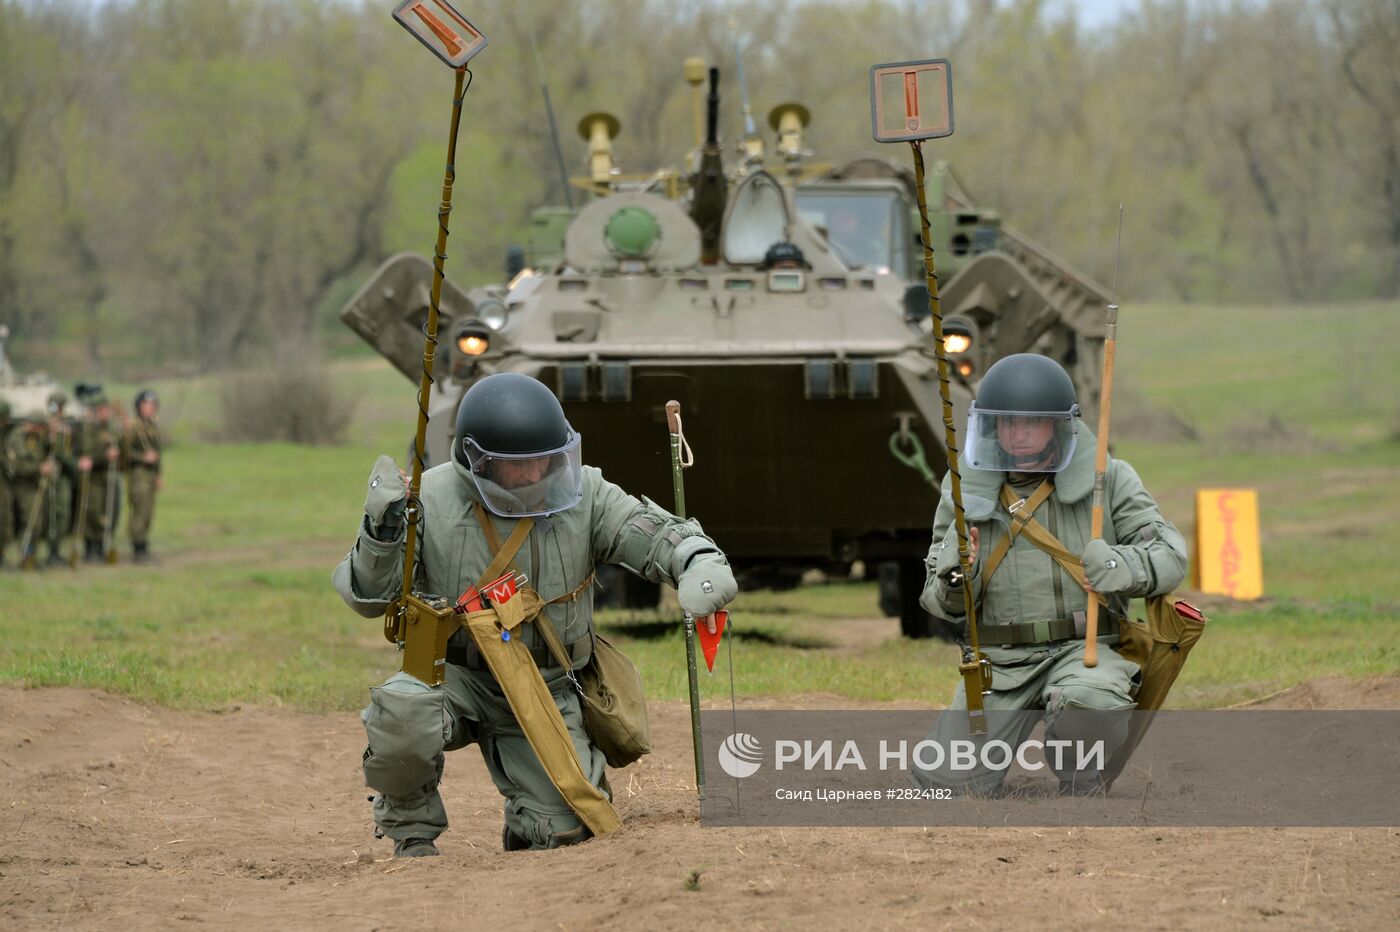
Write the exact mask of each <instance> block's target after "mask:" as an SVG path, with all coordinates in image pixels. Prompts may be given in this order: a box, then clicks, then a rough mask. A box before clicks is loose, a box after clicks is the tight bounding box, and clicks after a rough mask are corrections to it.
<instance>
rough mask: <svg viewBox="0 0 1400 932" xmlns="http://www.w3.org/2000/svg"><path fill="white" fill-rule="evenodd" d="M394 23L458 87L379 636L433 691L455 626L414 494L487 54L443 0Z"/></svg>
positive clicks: (408, 8) (419, 5)
mask: <svg viewBox="0 0 1400 932" xmlns="http://www.w3.org/2000/svg"><path fill="white" fill-rule="evenodd" d="M393 15H394V19H395V21H397V22H398V23H399V25H401V26H403V27H404V28H405V29H407V30H408V31H409V32H410V33H412V34H413V36H414V38H416V39H417V40H418V41H419V42H421V43H423V45H424V46H426V47H427V48H428V49H429V50H430V51H431V52H432V53H433V54H434V55H436V56H437V57H438V58H440V59H441V60H442V61H443V63H444V64H446V65H448V66H449V67H451V68H452V70H453V74H454V75H455V80H456V84H455V87H454V88H453V92H452V124H451V129H450V130H449V133H448V137H447V166H446V168H445V169H444V171H443V177H442V197H441V200H440V201H439V204H438V212H437V216H438V225H437V226H438V232H437V244H436V246H435V248H434V249H433V286H432V291H431V294H430V296H429V300H428V320H427V324H426V326H425V327H424V332H423V335H424V343H423V376H422V378H421V379H420V380H419V384H418V429H417V431H416V433H415V434H414V438H413V464H412V478H411V479H410V480H409V489H408V505H407V508H406V509H405V513H404V517H405V518H406V520H407V523H408V532H407V534H406V536H405V539H404V553H403V585H402V587H401V589H400V592H399V597H398V598H397V599H395V600H394V601H392V602H390V603H389V605H388V607H387V608H386V609H385V611H384V636H385V638H387V639H388V640H390V641H392V642H393V643H395V644H397V645H398V646H399V648H400V649H401V650H402V651H403V670H404V672H405V673H408V674H411V675H412V676H415V677H417V678H418V679H420V680H422V681H423V682H425V683H427V684H428V685H430V686H437V685H440V684H441V683H442V682H443V678H444V673H445V671H446V664H447V661H446V654H447V639H448V638H450V637H451V636H452V634H453V633H454V632H455V631H456V630H457V627H458V626H459V625H460V620H459V619H458V617H457V614H456V611H455V609H454V607H453V605H452V602H451V601H450V600H449V599H446V598H442V597H440V596H433V595H424V594H420V593H416V592H414V591H413V576H414V558H415V550H416V548H417V543H418V526H419V523H420V522H421V521H422V517H423V503H422V500H421V499H420V498H419V491H420V490H421V488H422V482H423V451H424V448H425V446H426V441H427V432H428V398H429V396H430V394H431V392H432V386H433V358H434V355H435V351H436V349H437V342H438V339H437V334H438V322H439V319H440V316H441V315H440V308H439V302H440V301H441V300H442V283H443V279H444V278H445V273H444V271H443V266H444V265H445V263H446V262H447V236H448V231H447V224H448V218H449V217H450V216H451V214H452V184H453V181H454V180H455V179H456V176H457V170H456V167H455V166H456V161H457V129H458V126H459V125H460V124H461V121H462V97H463V95H464V94H465V93H466V88H467V86H468V83H467V75H468V71H467V67H466V66H467V62H468V61H469V60H470V59H471V58H472V57H473V56H474V55H476V54H477V53H478V52H480V51H481V50H482V49H484V48H485V47H486V42H487V40H486V36H485V35H483V34H482V33H481V31H480V30H478V29H477V28H476V27H475V26H473V25H472V24H471V23H469V22H468V21H467V19H466V17H464V16H462V14H460V13H458V12H457V11H456V10H455V9H453V7H452V6H451V5H450V4H449V3H447V0H404V2H402V3H400V4H399V5H398V6H397V7H395V9H394V14H393Z"/></svg>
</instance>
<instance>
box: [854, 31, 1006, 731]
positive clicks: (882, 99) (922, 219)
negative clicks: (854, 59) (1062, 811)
mask: <svg viewBox="0 0 1400 932" xmlns="http://www.w3.org/2000/svg"><path fill="white" fill-rule="evenodd" d="M870 128H871V134H872V135H873V136H874V137H875V141H876V142H907V143H909V148H910V149H911V150H912V151H913V156H914V187H915V190H916V191H917V193H918V196H919V231H920V236H921V237H922V242H923V247H924V277H925V280H926V281H927V284H928V309H929V317H930V318H932V320H933V344H934V350H935V352H936V354H937V357H938V393H939V397H940V400H941V401H942V404H943V432H944V433H943V437H944V441H943V446H944V449H946V450H947V451H948V477H949V478H950V479H951V492H952V499H953V523H954V526H955V527H956V529H957V536H958V562H959V563H960V564H961V566H962V577H963V611H964V614H965V616H966V618H967V633H968V643H967V644H966V645H965V646H964V647H963V650H962V657H961V659H960V661H959V663H958V673H959V674H960V675H961V676H962V678H963V690H964V692H965V693H966V696H967V717H968V728H969V730H970V731H971V733H972V734H974V735H981V734H986V733H987V719H986V712H985V710H984V708H983V703H982V697H983V695H985V694H987V693H989V692H990V691H991V688H992V665H991V661H990V660H989V659H988V657H987V655H986V654H984V653H982V649H981V645H980V644H979V643H978V637H977V601H976V597H975V596H974V595H973V593H972V558H971V551H970V550H969V548H968V534H967V519H966V515H965V512H964V510H963V501H962V477H961V476H960V475H959V472H958V443H957V433H956V428H955V427H954V425H953V400H952V393H951V388H950V382H949V379H950V376H949V372H950V367H949V364H948V351H947V350H946V349H945V348H944V345H943V310H942V306H941V305H940V304H939V302H938V272H937V270H936V269H935V268H934V261H933V237H932V235H931V233H930V230H929V219H928V195H927V194H926V193H925V187H924V153H923V143H924V142H925V141H926V140H929V139H940V138H942V137H944V136H951V135H952V134H953V74H952V65H951V64H950V63H949V62H948V60H947V59H944V58H931V59H926V60H923V61H901V62H890V63H888V64H883V65H874V66H872V67H871V69H870Z"/></svg>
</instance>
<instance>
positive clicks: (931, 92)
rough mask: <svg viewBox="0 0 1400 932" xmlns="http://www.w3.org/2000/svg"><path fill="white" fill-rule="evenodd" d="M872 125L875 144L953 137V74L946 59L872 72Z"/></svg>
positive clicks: (905, 63)
mask: <svg viewBox="0 0 1400 932" xmlns="http://www.w3.org/2000/svg"><path fill="white" fill-rule="evenodd" d="M870 126H871V130H872V132H873V133H874V136H875V141H876V142H913V141H916V140H919V139H935V138H938V137H941V136H951V135H952V134H953V71H952V65H950V64H949V63H948V60H947V59H946V58H931V59H928V60H927V61H901V62H891V63H890V64H887V65H876V66H874V67H873V68H871V69H870Z"/></svg>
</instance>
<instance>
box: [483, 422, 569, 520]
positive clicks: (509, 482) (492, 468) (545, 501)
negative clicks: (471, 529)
mask: <svg viewBox="0 0 1400 932" xmlns="http://www.w3.org/2000/svg"><path fill="white" fill-rule="evenodd" d="M462 452H463V454H465V456H466V460H467V466H468V467H469V468H470V469H471V474H472V479H473V480H474V481H475V482H476V488H477V491H478V492H479V493H481V500H482V502H483V503H485V505H486V507H487V508H489V509H490V510H491V511H492V512H494V513H496V514H498V515H500V516H501V517H503V518H524V517H529V516H536V517H538V516H541V515H552V514H555V513H557V512H560V511H566V510H567V509H569V508H572V507H574V506H575V505H577V504H578V503H579V500H580V499H582V498H583V460H582V453H581V450H580V446H579V435H578V434H576V433H574V432H573V431H569V440H568V442H567V443H565V445H564V446H562V447H560V448H559V449H557V450H549V451H546V452H543V453H492V452H491V451H489V450H483V449H481V447H479V446H477V445H476V442H475V441H474V440H472V438H470V437H464V438H463V439H462Z"/></svg>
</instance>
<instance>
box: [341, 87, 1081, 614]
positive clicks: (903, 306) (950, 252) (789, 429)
mask: <svg viewBox="0 0 1400 932" xmlns="http://www.w3.org/2000/svg"><path fill="white" fill-rule="evenodd" d="M695 83H696V82H695V81H693V80H692V84H695ZM713 84H714V76H713V72H712V88H711V94H710V99H709V107H708V110H709V112H708V114H707V116H708V120H707V123H708V131H707V132H706V134H705V138H704V139H703V140H702V141H701V143H702V144H701V145H700V146H698V151H697V153H696V155H695V157H694V158H693V161H692V164H693V165H694V167H695V169H694V171H693V173H690V174H688V175H687V174H683V173H680V172H676V171H667V170H663V171H659V172H656V173H655V174H653V175H649V176H643V177H640V178H636V179H628V178H625V177H623V176H621V175H620V174H619V173H618V172H617V170H616V169H615V167H614V166H613V164H612V158H611V152H612V141H613V139H614V138H615V137H616V136H617V135H618V131H619V128H620V127H619V124H618V122H617V120H616V119H614V118H613V117H611V116H608V115H606V114H592V115H590V116H588V117H585V118H584V121H583V123H582V125H581V126H580V132H581V134H582V135H583V136H584V138H585V139H586V140H588V142H589V147H590V166H591V174H590V176H589V177H588V178H585V179H582V180H581V181H580V183H579V184H580V186H582V187H586V188H587V189H588V190H589V191H590V192H592V200H591V201H590V202H589V203H588V204H586V205H585V206H583V207H582V208H580V209H577V210H564V209H560V208H547V209H544V210H542V211H541V212H539V213H538V214H537V215H536V217H535V221H534V225H533V226H532V241H531V243H530V247H529V249H528V251H527V252H526V254H525V257H524V258H525V261H524V263H523V264H522V263H521V257H520V251H518V250H517V251H515V253H514V256H515V258H514V260H513V262H514V266H515V267H510V268H509V271H510V273H511V278H510V280H509V282H507V283H503V284H500V285H491V286H485V287H476V288H472V289H469V290H463V289H460V288H458V287H455V286H454V285H453V283H452V282H451V281H450V280H449V281H447V282H446V283H445V284H444V288H443V294H442V302H441V311H442V314H443V315H444V318H443V323H442V330H441V332H442V333H443V334H445V335H446V339H444V340H443V341H442V342H443V346H442V347H440V349H439V355H438V363H437V365H436V372H435V375H436V381H435V384H434V386H433V390H432V396H431V399H430V401H429V412H430V416H431V420H430V422H429V440H428V454H429V459H430V461H431V462H443V461H445V459H446V458H447V457H448V456H449V455H450V449H451V433H452V429H453V423H454V414H455V409H456V406H457V402H458V399H460V397H461V395H462V393H463V392H464V391H465V390H466V389H467V387H468V386H470V385H471V384H472V383H473V381H475V380H476V379H478V378H481V377H483V376H485V375H487V374H490V373H493V372H502V371H514V372H522V373H526V374H528V375H531V376H533V377H535V378H538V379H540V380H541V381H543V382H544V383H545V384H547V385H549V386H551V387H552V388H553V389H554V390H555V392H556V393H557V394H558V396H559V399H560V400H561V402H562V403H563V405H564V408H565V411H566V412H567V414H568V417H569V420H570V422H571V423H572V424H573V426H574V428H575V429H576V430H578V431H579V432H580V433H581V434H582V436H583V437H584V438H585V447H586V448H585V454H584V455H585V461H586V462H589V463H591V464H592V465H595V466H598V467H600V468H601V469H602V470H603V473H604V474H605V475H606V476H607V477H608V478H610V479H611V480H613V481H615V482H617V483H619V484H620V485H621V486H623V487H624V488H626V489H628V490H629V491H631V492H633V493H634V494H644V495H646V496H648V497H650V498H652V499H654V500H656V501H657V502H659V503H661V504H663V505H666V504H668V503H669V502H670V496H671V475H670V462H669V458H668V447H667V442H666V434H665V431H666V427H665V423H666V421H665V415H664V405H665V404H666V402H667V401H668V400H670V399H675V400H678V401H679V402H680V403H681V408H682V413H683V417H684V425H685V433H686V436H687V438H688V439H689V441H690V444H691V446H692V447H693V449H694V450H695V451H696V463H695V466H694V468H692V469H690V470H688V471H687V472H686V496H687V504H688V510H689V511H690V513H691V514H693V515H695V516H697V517H698V518H699V519H700V520H701V521H702V522H703V524H704V525H705V528H706V530H707V531H708V532H709V533H711V534H712V535H713V536H714V537H715V539H716V540H718V541H720V542H721V544H722V546H723V547H724V549H725V551H726V553H727V554H728V555H729V557H730V559H731V561H732V562H733V563H734V565H735V567H736V569H737V571H738V572H739V575H740V579H741V582H743V583H745V584H746V585H749V586H767V587H783V586H789V585H795V584H796V583H797V582H798V580H799V579H800V577H801V575H802V574H803V573H804V572H805V571H807V570H809V569H813V568H817V569H821V570H824V571H826V572H828V573H837V574H841V573H848V572H850V570H851V568H852V565H853V564H854V563H855V561H861V562H862V563H863V564H864V566H865V567H866V570H867V573H868V574H869V575H872V576H873V575H875V570H876V568H877V567H878V568H879V578H880V579H881V607H882V609H883V610H884V611H886V613H887V614H890V615H896V614H897V615H898V616H899V617H900V621H901V629H902V630H903V632H904V633H905V634H906V635H909V636H911V637H927V636H930V635H934V634H940V633H944V634H947V633H948V632H940V631H938V630H937V629H936V626H935V624H934V621H933V619H932V618H931V617H930V616H928V615H927V614H926V613H925V612H923V611H922V609H921V608H920V607H919V604H918V598H919V594H920V592H921V590H922V587H923V582H924V572H925V571H924V564H923V559H924V556H925V555H926V553H927V551H928V547H929V537H930V526H931V524H932V521H933V513H934V509H935V507H936V504H937V494H938V491H937V489H938V486H937V483H938V481H939V478H940V477H941V476H942V475H943V473H944V472H945V470H946V468H947V463H946V457H945V454H944V450H943V445H942V437H943V428H942V418H941V411H940V402H939V395H938V381H937V366H936V357H935V347H934V345H933V336H932V327H931V322H930V320H929V313H928V298H927V290H926V288H925V286H924V277H923V267H922V253H921V250H920V248H919V223H918V215H917V203H916V200H915V194H914V188H913V181H912V176H911V174H910V173H909V172H907V171H905V170H902V169H900V168H897V167H895V166H893V165H891V164H889V163H886V162H883V161H879V160H876V159H868V158H867V159H858V160H856V161H853V162H850V163H848V164H846V165H843V166H840V167H838V168H834V169H830V170H818V169H817V168H815V167H814V166H812V165H811V164H810V163H807V162H806V160H805V156H806V153H805V152H804V151H803V149H802V143H801V136H802V130H803V129H804V128H805V126H806V125H807V120H808V117H807V111H806V109H805V108H804V107H802V106H801V105H797V104H785V105H782V106H780V107H777V108H775V109H774V110H773V112H772V114H771V115H770V118H769V124H770V126H771V127H772V128H773V129H774V130H775V131H776V132H777V137H778V138H777V145H776V147H775V148H776V155H777V156H778V158H774V159H773V160H772V161H773V162H774V163H775V164H774V172H773V173H770V172H769V171H766V170H764V167H763V166H764V164H765V158H764V156H763V154H762V145H761V141H759V144H757V145H755V142H756V140H754V139H752V138H749V139H746V140H745V142H744V145H743V149H742V150H741V157H740V158H738V159H736V160H734V161H733V163H732V164H731V165H729V166H727V167H726V166H724V165H723V164H722V161H721V158H720V147H719V142H718V138H717V134H716V132H715V123H716V120H715V114H716V109H717V106H718V100H717V94H716V93H715V91H714V87H713ZM931 175H932V177H931V179H930V181H929V187H930V190H929V203H930V205H931V219H932V223H933V238H934V244H933V245H934V249H935V254H936V258H937V262H938V267H939V273H940V275H939V277H940V281H941V282H942V284H941V286H940V296H941V299H942V308H943V313H944V320H945V323H944V328H945V331H946V340H945V342H946V343H947V346H948V349H949V351H950V352H951V353H952V359H953V362H954V367H955V369H956V379H955V384H954V385H953V393H954V398H955V406H956V414H955V424H956V425H957V426H958V428H959V430H961V428H962V424H963V422H964V421H965V420H966V411H967V406H968V404H969V403H970V401H971V399H972V396H973V393H974V392H975V389H976V384H977V380H978V378H979V376H980V374H981V373H982V372H985V371H986V369H987V367H988V366H990V365H991V364H992V363H993V362H995V361H996V360H997V359H999V358H1001V357H1002V356H1005V355H1008V354H1011V353H1020V352H1040V353H1044V354H1046V355H1049V356H1052V357H1054V358H1055V359H1056V360H1058V361H1059V362H1061V363H1062V364H1064V365H1065V367H1066V368H1067V369H1068V370H1069V372H1070V373H1072V374H1073V377H1074V379H1075V381H1076V383H1077V386H1078V389H1079V396H1080V398H1081V399H1082V403H1083V407H1084V408H1085V414H1086V416H1092V411H1093V409H1094V408H1095V402H1096V399H1097V387H1098V380H1099V372H1100V369H1101V358H1102V346H1103V323H1102V318H1103V313H1102V307H1103V304H1105V303H1106V302H1107V300H1108V296H1107V295H1106V294H1105V292H1104V289H1103V288H1101V287H1100V286H1098V285H1096V284H1095V283H1093V282H1092V281H1090V280H1089V279H1088V278H1086V277H1085V276H1083V275H1080V274H1078V273H1076V272H1075V271H1073V270H1072V269H1070V268H1069V267H1068V265H1066V264H1065V263H1064V262H1063V261H1061V260H1059V259H1057V258H1056V257H1054V256H1053V255H1051V254H1050V253H1049V252H1047V251H1046V250H1044V249H1043V248H1041V247H1039V246H1037V245H1035V244H1034V243H1032V242H1031V241H1030V240H1028V239H1027V238H1025V237H1024V236H1021V235H1019V234H1017V233H1016V232H1015V231H1014V230H1011V229H1010V228H1008V227H1006V226H1004V225H1003V224H1002V223H1001V222H1000V220H999V217H998V215H997V214H996V213H995V212H994V211H991V210H987V209H984V208H979V207H977V206H974V205H973V204H972V203H971V202H970V199H968V198H967V196H966V194H965V193H964V192H963V191H961V190H960V188H959V187H958V186H957V185H956V184H955V180H954V178H953V176H952V174H951V172H950V171H949V170H948V169H947V168H946V167H945V166H938V167H937V168H936V169H935V170H934V171H933V172H932V173H931ZM775 244H789V245H790V246H792V247H796V250H797V251H799V252H800V259H798V258H794V257H793V252H794V251H793V250H792V249H789V248H786V247H785V248H784V249H780V250H778V251H777V254H779V255H785V256H787V257H788V259H787V261H784V262H778V263H774V262H772V261H771V259H772V255H770V250H771V249H772V247H773V246H774V245H775ZM765 257H768V258H769V260H770V261H765ZM448 268H449V271H450V268H451V260H450V259H449V266H448ZM431 281H432V266H431V264H430V263H429V261H428V259H426V258H424V257H422V256H417V255H411V254H401V255H397V256H394V257H392V258H390V259H389V260H388V261H387V262H385V263H384V264H383V265H382V266H381V267H380V268H379V269H378V271H376V272H375V274H374V275H373V276H372V277H371V278H370V280H369V281H368V282H366V283H365V285H364V286H363V287H362V288H361V289H360V290H359V292H358V293H357V294H356V295H355V296H354V297H353V298H352V299H351V300H350V302H349V303H348V304H347V305H346V306H345V308H344V309H343V310H342V312H341V317H342V319H343V320H344V321H345V322H346V323H347V324H348V325H349V326H350V327H352V328H353V329H354V330H355V331H356V332H357V333H359V334H360V336H361V337H363V338H364V339H365V340H366V341H367V342H369V343H370V344H371V345H372V346H374V347H375V348H376V349H377V350H378V351H379V352H380V353H381V354H383V355H384V356H385V357H386V358H387V359H388V360H389V361H390V362H391V363H393V364H394V365H395V366H396V367H397V368H398V369H399V370H400V371H401V372H403V374H404V375H405V376H406V377H407V378H409V379H410V380H412V381H414V382H415V383H416V382H417V380H418V378H419V376H420V372H421V366H422V349H423V337H422V333H423V327H424V323H425V321H426V319H427V313H428V295H429V289H430V286H431ZM444 350H445V352H444ZM621 576H623V577H625V578H626V580H627V583H626V585H628V586H632V587H633V588H631V589H628V590H627V591H626V592H625V600H626V601H627V602H628V603H629V604H642V603H645V602H647V601H650V602H651V604H653V605H654V604H655V599H656V592H655V591H654V590H652V591H646V590H645V589H644V588H638V587H636V586H635V584H633V583H632V577H631V576H630V574H621Z"/></svg>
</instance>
